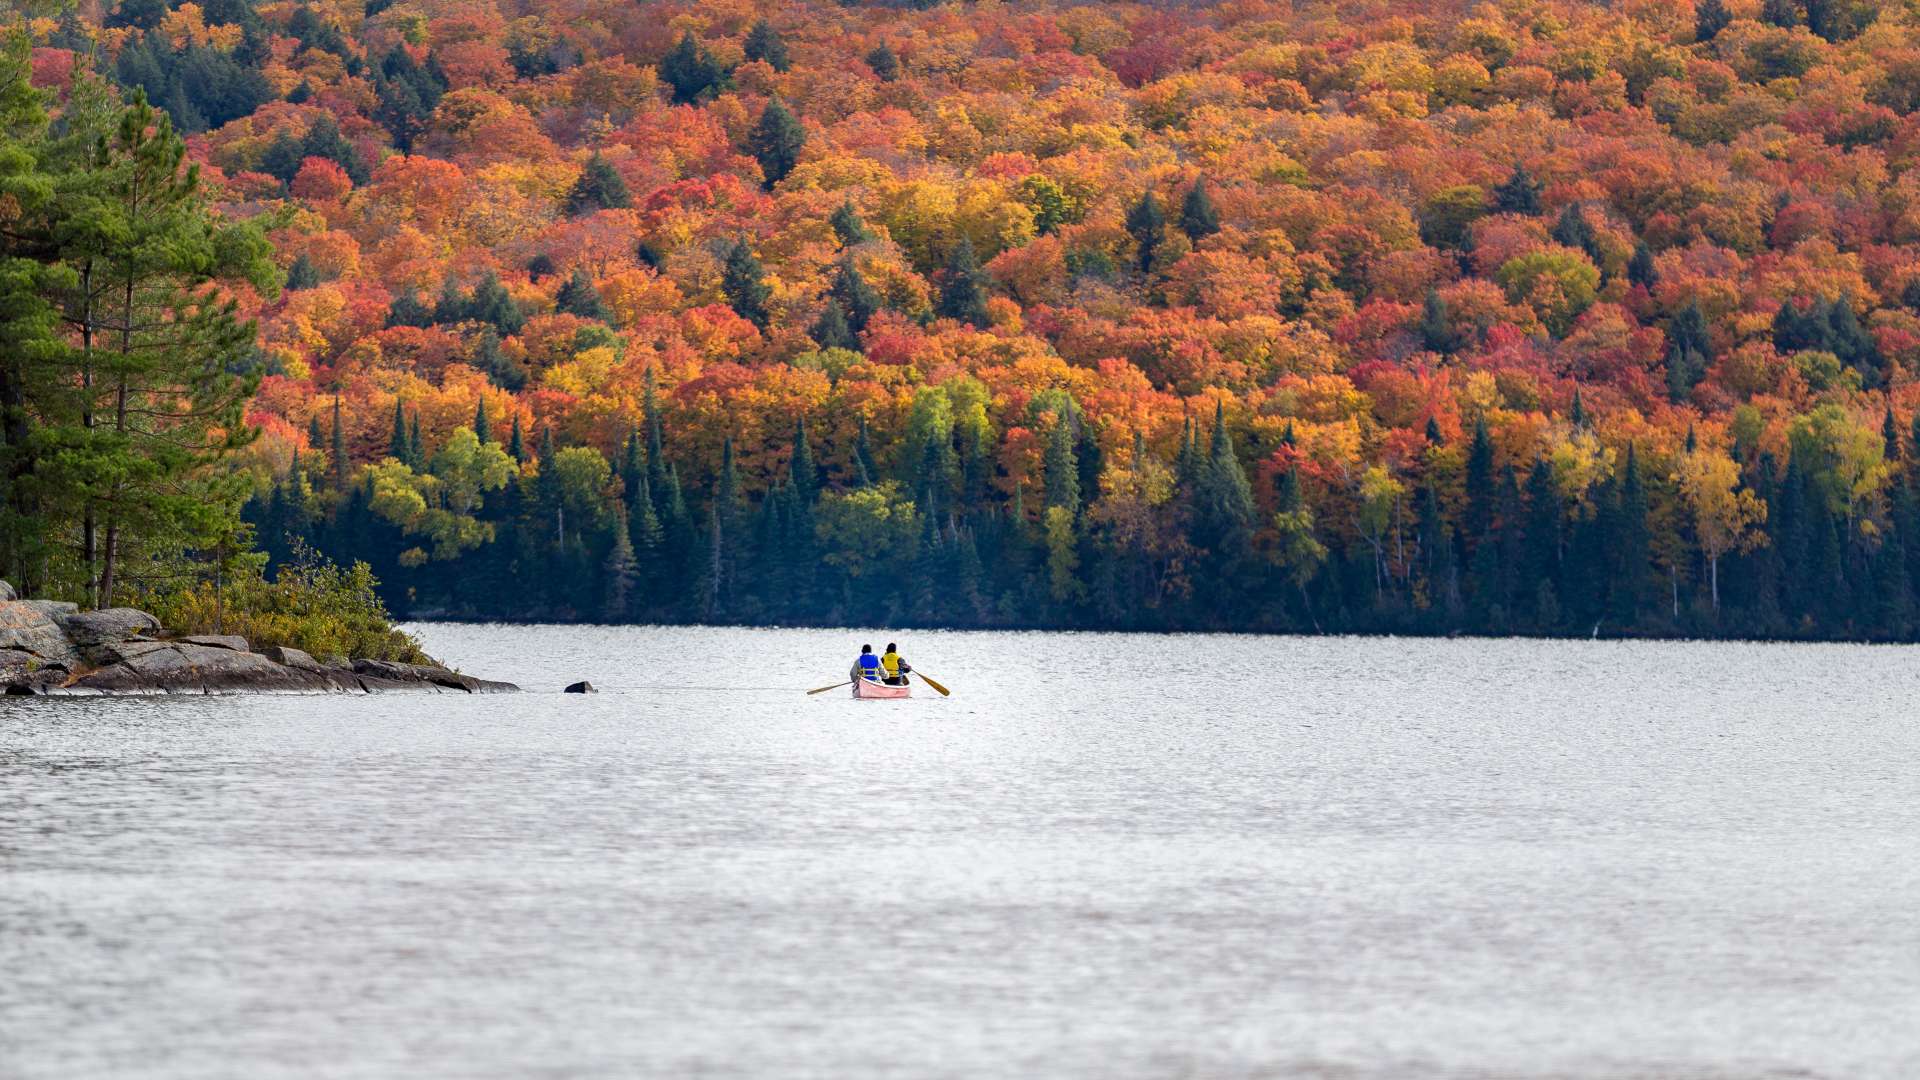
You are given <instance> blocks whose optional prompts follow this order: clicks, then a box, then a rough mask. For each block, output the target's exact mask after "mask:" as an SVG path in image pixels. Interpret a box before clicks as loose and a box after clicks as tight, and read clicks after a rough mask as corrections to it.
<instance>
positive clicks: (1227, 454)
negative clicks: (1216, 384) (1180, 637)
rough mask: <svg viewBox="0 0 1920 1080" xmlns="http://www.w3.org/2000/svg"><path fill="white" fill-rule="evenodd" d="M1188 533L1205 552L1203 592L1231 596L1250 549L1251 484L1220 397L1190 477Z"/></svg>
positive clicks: (1223, 597)
mask: <svg viewBox="0 0 1920 1080" xmlns="http://www.w3.org/2000/svg"><path fill="white" fill-rule="evenodd" d="M1191 534H1192V539H1193V543H1194V546H1195V547H1197V548H1199V549H1200V550H1201V551H1203V552H1206V553H1208V554H1207V556H1206V567H1207V570H1208V575H1207V577H1208V581H1207V583H1206V586H1205V588H1203V590H1202V592H1203V594H1204V595H1210V596H1212V597H1214V598H1215V599H1216V600H1224V599H1225V598H1227V597H1230V596H1232V595H1234V590H1235V588H1236V587H1237V581H1238V576H1239V570H1240V569H1241V568H1242V567H1243V565H1244V563H1245V561H1246V559H1247V558H1248V557H1249V556H1250V555H1251V554H1252V550H1253V488H1252V486H1251V485H1250V484H1248V482H1247V474H1246V471H1245V470H1244V469H1242V468H1241V466H1240V459H1239V457H1238V456H1237V455H1235V454H1234V451H1233V437H1232V436H1231V435H1230V434H1229V433H1228V432H1227V423H1226V412H1225V408H1224V406H1223V405H1222V404H1221V403H1219V402H1216V403H1215V404H1214V412H1213V438H1212V442H1211V445H1210V448H1209V450H1208V453H1207V456H1206V458H1205V460H1204V461H1202V462H1200V463H1199V469H1198V475H1197V476H1196V478H1195V484H1194V494H1193V528H1192V530H1191Z"/></svg>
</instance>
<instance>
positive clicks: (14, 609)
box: [0, 600, 81, 671]
mask: <svg viewBox="0 0 1920 1080" xmlns="http://www.w3.org/2000/svg"><path fill="white" fill-rule="evenodd" d="M47 604H48V602H47V601H44V600H7V601H0V650H5V651H12V652H17V653H21V654H23V655H21V656H19V657H16V658H14V659H15V660H16V661H17V662H18V664H20V665H22V666H29V665H30V666H33V667H35V668H38V667H45V666H48V665H52V666H57V667H62V668H65V669H67V670H68V671H72V670H73V669H75V668H77V667H79V666H80V662H81V661H80V651H79V650H78V649H75V648H74V647H73V642H71V641H69V640H67V635H66V632H65V631H63V630H62V629H61V628H60V623H59V621H58V620H57V619H56V618H55V616H54V614H53V613H51V612H49V611H48V610H47Z"/></svg>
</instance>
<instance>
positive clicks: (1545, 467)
mask: <svg viewBox="0 0 1920 1080" xmlns="http://www.w3.org/2000/svg"><path fill="white" fill-rule="evenodd" d="M1564 517H1565V514H1564V511H1563V510H1562V508H1561V503H1560V491H1559V489H1558V488H1556V487H1555V486H1554V483H1553V467H1552V466H1551V465H1549V464H1548V463H1547V460H1546V459H1545V458H1540V459H1538V460H1536V461H1535V462H1534V463H1533V469H1532V471H1530V472H1529V473H1528V474H1527V523H1526V533H1525V536H1526V541H1525V547H1524V553H1523V555H1522V558H1523V568H1522V573H1521V580H1523V581H1525V582H1526V583H1527V584H1528V586H1529V587H1530V588H1531V589H1532V590H1533V595H1532V596H1530V597H1525V598H1523V600H1527V601H1531V603H1530V604H1529V610H1530V611H1531V612H1532V614H1533V619H1534V622H1535V624H1536V625H1537V626H1538V627H1539V628H1540V629H1542V630H1555V629H1558V628H1559V621H1560V618H1559V616H1560V611H1559V603H1560V600H1559V588H1558V582H1559V580H1560V543H1561V523H1562V520H1563V519H1564Z"/></svg>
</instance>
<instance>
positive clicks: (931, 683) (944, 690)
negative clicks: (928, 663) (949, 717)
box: [914, 671, 949, 697]
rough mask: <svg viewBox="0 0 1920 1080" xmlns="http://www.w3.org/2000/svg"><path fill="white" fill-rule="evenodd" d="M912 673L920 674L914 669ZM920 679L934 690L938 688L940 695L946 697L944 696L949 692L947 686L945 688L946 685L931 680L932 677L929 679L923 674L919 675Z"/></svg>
mask: <svg viewBox="0 0 1920 1080" xmlns="http://www.w3.org/2000/svg"><path fill="white" fill-rule="evenodd" d="M914 674H915V675H920V673H919V672H917V671H916V672H914ZM920 681H921V682H923V683H926V684H927V685H928V686H931V687H933V688H934V689H935V690H938V691H940V696H941V697H946V696H947V695H948V693H949V691H948V690H947V688H946V687H944V686H941V685H940V684H939V683H937V682H934V681H933V680H932V679H929V678H927V677H926V676H925V675H920Z"/></svg>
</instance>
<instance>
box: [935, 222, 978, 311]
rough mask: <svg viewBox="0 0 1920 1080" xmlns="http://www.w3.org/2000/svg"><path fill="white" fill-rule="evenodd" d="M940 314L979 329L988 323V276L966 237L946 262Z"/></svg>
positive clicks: (941, 287) (956, 246)
mask: <svg viewBox="0 0 1920 1080" xmlns="http://www.w3.org/2000/svg"><path fill="white" fill-rule="evenodd" d="M939 312H940V314H941V315H942V316H944V317H946V318H949V319H957V320H959V321H960V322H964V323H969V324H971V325H973V326H976V327H982V328H984V327H985V326H986V325H987V323H988V321H989V319H988V316H987V292H986V284H985V275H983V274H982V273H981V272H980V263H979V262H978V261H977V260H976V259H975V258H974V256H973V244H972V243H971V242H969V241H968V240H967V238H966V237H964V236H963V237H961V238H960V242H959V243H957V244H955V245H954V246H953V254H952V256H951V257H950V258H949V259H948V260H947V276H946V280H945V281H943V282H942V283H941V286H940V308H939Z"/></svg>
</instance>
